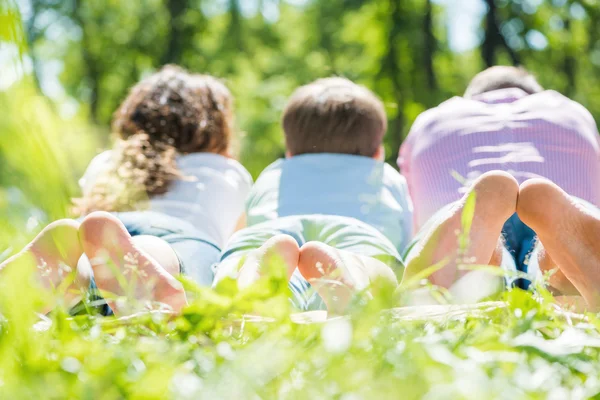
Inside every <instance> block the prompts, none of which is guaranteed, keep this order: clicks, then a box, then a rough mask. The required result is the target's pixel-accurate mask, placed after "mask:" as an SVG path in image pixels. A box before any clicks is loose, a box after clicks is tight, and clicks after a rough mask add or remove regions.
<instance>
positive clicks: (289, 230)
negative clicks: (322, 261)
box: [216, 215, 404, 311]
mask: <svg viewBox="0 0 600 400" xmlns="http://www.w3.org/2000/svg"><path fill="white" fill-rule="evenodd" d="M281 234H286V235H290V236H291V237H293V238H294V239H296V242H298V246H302V245H303V244H304V243H307V242H310V241H317V242H321V243H325V244H328V245H330V246H332V247H335V248H336V249H339V250H345V251H349V252H352V253H354V254H359V255H362V256H368V257H372V258H375V259H377V260H380V261H382V262H383V263H385V264H387V265H389V266H390V267H391V268H392V269H393V270H394V272H395V273H396V276H399V277H400V278H401V277H402V273H403V272H404V264H403V263H402V258H401V257H400V254H399V253H398V251H397V250H396V248H395V247H394V245H393V244H392V243H391V242H390V241H389V240H388V239H387V238H386V237H385V236H383V234H381V233H380V232H379V231H378V230H377V229H375V228H373V227H371V226H370V225H367V224H366V223H364V222H361V221H359V220H356V219H354V218H348V217H340V216H330V215H303V216H291V217H283V218H278V219H276V220H272V221H267V222H263V223H260V224H257V225H254V226H252V227H249V228H245V229H242V230H241V231H239V232H237V233H236V234H235V235H233V237H232V238H231V240H230V241H229V243H228V244H227V246H226V248H225V249H224V250H223V253H222V255H221V262H223V261H225V260H226V259H228V258H230V257H243V256H245V255H247V254H248V253H249V252H250V251H252V250H256V249H258V248H259V247H260V246H262V245H263V244H264V243H265V242H266V241H267V240H269V239H270V238H272V237H273V236H276V235H281ZM218 268H219V266H218V265H217V266H216V270H218ZM230 274H231V273H230V272H227V273H226V275H230ZM289 288H290V290H291V294H292V296H291V301H292V304H293V305H294V307H296V308H297V309H299V310H302V311H307V310H318V309H325V305H324V304H323V301H322V300H321V298H320V297H319V296H318V295H317V294H316V292H314V290H311V286H310V284H309V283H308V281H307V280H306V279H304V277H303V276H302V275H301V274H300V272H299V271H298V270H297V269H296V271H294V274H293V275H292V277H291V278H290V283H289Z"/></svg>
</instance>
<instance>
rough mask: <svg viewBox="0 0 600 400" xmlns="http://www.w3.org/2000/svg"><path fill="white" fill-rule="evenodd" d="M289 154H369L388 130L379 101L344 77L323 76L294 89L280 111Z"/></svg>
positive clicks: (373, 152)
mask: <svg viewBox="0 0 600 400" xmlns="http://www.w3.org/2000/svg"><path fill="white" fill-rule="evenodd" d="M282 124H283V130H284V133H285V140H286V146H287V150H288V151H289V152H290V153H291V154H292V155H300V154H306V153H342V154H354V155H361V156H367V157H372V156H374V155H375V154H376V153H377V150H378V148H379V146H381V143H382V141H383V136H384V134H385V131H386V129H387V118H386V115H385V109H384V107H383V104H382V103H381V100H379V99H378V98H377V96H375V94H373V93H372V92H371V91H370V90H368V89H367V88H365V87H363V86H360V85H357V84H355V83H353V82H352V81H350V80H348V79H345V78H337V77H335V78H325V79H319V80H317V81H315V82H313V83H310V84H308V85H305V86H301V87H300V88H298V89H296V91H295V92H294V93H293V94H292V97H291V98H290V100H289V101H288V104H287V106H286V107H285V110H284V112H283V121H282Z"/></svg>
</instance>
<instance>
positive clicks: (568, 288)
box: [536, 243, 579, 296]
mask: <svg viewBox="0 0 600 400" xmlns="http://www.w3.org/2000/svg"><path fill="white" fill-rule="evenodd" d="M536 246H537V247H538V250H537V260H538V266H539V268H540V272H541V273H542V274H545V273H548V272H549V273H550V277H549V278H548V284H549V285H550V287H549V289H550V291H551V292H552V293H553V294H554V295H555V296H557V295H564V296H576V295H579V291H578V290H577V288H576V287H575V286H573V284H572V283H571V281H570V280H568V279H567V277H566V276H565V274H563V272H562V271H561V270H560V268H558V266H557V265H556V263H555V262H554V260H553V259H552V257H550V254H548V252H547V251H546V249H544V246H543V245H542V243H538V244H537V245H536Z"/></svg>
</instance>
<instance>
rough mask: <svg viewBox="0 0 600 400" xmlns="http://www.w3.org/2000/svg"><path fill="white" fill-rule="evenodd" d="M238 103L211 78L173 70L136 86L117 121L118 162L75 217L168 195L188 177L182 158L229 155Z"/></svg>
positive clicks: (115, 152) (130, 206) (129, 207)
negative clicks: (180, 166)
mask: <svg viewBox="0 0 600 400" xmlns="http://www.w3.org/2000/svg"><path fill="white" fill-rule="evenodd" d="M232 103H233V100H232V97H231V94H230V92H229V90H228V89H227V87H225V85H223V84H222V83H221V82H220V81H219V80H217V79H216V78H214V77H212V76H208V75H197V74H190V73H188V72H187V71H186V70H184V69H183V68H180V67H178V66H174V65H167V66H165V67H163V68H162V69H161V70H160V71H158V72H157V73H155V74H153V75H151V76H150V77H148V78H146V79H144V80H142V81H141V82H139V83H138V84H137V85H135V86H134V87H133V88H132V89H131V91H130V93H129V95H128V96H127V98H126V99H125V101H123V103H122V104H121V106H120V107H119V108H118V109H117V111H116V112H115V114H114V116H113V123H112V129H113V132H114V133H115V134H116V135H117V136H118V140H117V143H116V144H115V146H114V148H113V150H112V152H111V154H112V162H111V165H110V168H107V169H106V171H105V172H104V173H102V174H101V175H100V176H99V177H98V178H97V179H96V181H95V182H94V184H93V186H92V187H91V188H90V189H89V190H86V191H85V193H83V196H82V197H81V198H78V199H74V203H75V210H74V211H75V213H77V214H79V215H84V214H87V213H89V212H92V211H98V210H102V211H126V210H132V209H136V208H140V207H143V206H144V201H145V200H147V199H148V198H150V197H152V196H154V195H157V194H162V193H165V192H167V191H168V189H169V185H170V183H171V182H173V181H174V180H176V179H182V178H185V177H184V176H183V175H182V174H181V172H180V170H179V169H178V167H177V163H176V156H177V154H186V153H199V152H206V153H216V154H222V155H228V154H229V152H230V147H231V141H232V136H233V105H232Z"/></svg>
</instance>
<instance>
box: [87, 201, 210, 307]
mask: <svg viewBox="0 0 600 400" xmlns="http://www.w3.org/2000/svg"><path fill="white" fill-rule="evenodd" d="M114 215H115V216H116V217H117V218H119V220H120V221H121V222H122V223H123V225H125V228H126V229H127V231H128V232H129V234H130V235H131V236H140V235H149V236H155V237H158V238H160V239H162V240H164V241H165V242H167V243H168V244H169V246H171V248H172V249H173V251H174V252H175V254H176V255H177V258H178V259H179V267H180V271H181V273H182V274H185V275H187V276H189V277H190V278H191V279H192V280H193V281H194V282H196V283H197V284H199V285H201V286H210V285H211V284H212V280H213V271H212V266H213V265H214V264H215V263H217V262H218V261H219V257H220V254H221V250H220V248H219V247H218V246H217V245H216V244H214V243H213V242H212V241H211V240H209V239H208V236H207V235H205V234H203V233H202V232H201V231H199V230H198V229H196V228H195V227H194V226H193V225H192V224H190V223H189V222H187V221H184V220H182V219H180V218H176V217H172V216H169V215H166V214H163V213H158V212H154V211H132V212H122V213H114ZM90 293H91V299H90V300H91V301H94V302H100V303H101V302H102V301H101V297H100V296H99V294H98V291H97V287H96V282H95V281H94V279H93V278H92V281H91V283H90ZM100 313H101V314H102V315H110V314H111V313H112V312H111V311H110V309H109V308H108V306H106V305H105V304H104V305H103V306H101V310H100Z"/></svg>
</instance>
